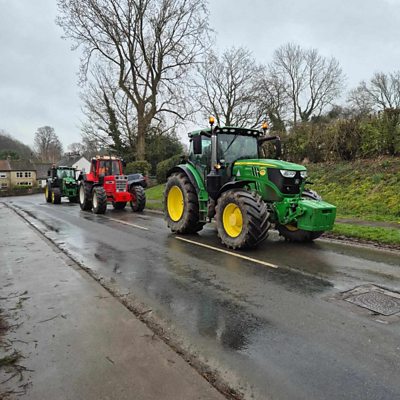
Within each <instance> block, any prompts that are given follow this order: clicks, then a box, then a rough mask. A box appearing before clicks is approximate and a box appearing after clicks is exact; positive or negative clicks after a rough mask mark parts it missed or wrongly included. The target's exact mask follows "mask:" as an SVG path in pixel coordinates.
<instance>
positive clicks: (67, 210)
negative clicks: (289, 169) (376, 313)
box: [12, 196, 400, 399]
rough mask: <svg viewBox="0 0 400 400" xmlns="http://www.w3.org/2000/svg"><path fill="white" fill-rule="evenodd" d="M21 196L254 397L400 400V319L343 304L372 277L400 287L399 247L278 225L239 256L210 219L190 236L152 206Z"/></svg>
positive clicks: (82, 257) (51, 228)
mask: <svg viewBox="0 0 400 400" xmlns="http://www.w3.org/2000/svg"><path fill="white" fill-rule="evenodd" d="M12 201H13V205H14V206H17V207H20V208H21V209H23V210H25V211H26V212H28V213H29V215H30V217H31V218H34V219H35V220H36V221H39V224H40V226H41V227H42V228H41V229H43V231H45V232H46V235H48V236H49V237H51V238H52V239H53V240H54V241H55V242H56V243H58V244H59V245H60V246H61V247H62V248H64V249H65V250H66V251H68V252H69V254H71V255H72V256H73V257H74V258H75V259H76V260H77V261H79V262H81V263H83V264H85V265H86V266H88V267H90V268H91V269H93V270H95V271H96V272H97V273H98V274H99V275H101V276H103V277H105V278H107V279H112V280H113V282H115V283H116V284H117V285H118V286H119V287H120V288H121V290H125V291H126V292H129V293H131V294H132V295H134V296H135V298H136V299H140V301H142V302H143V303H144V304H146V305H148V306H149V307H150V308H151V309H152V310H153V311H154V312H155V313H156V314H157V315H158V316H159V317H160V318H162V319H163V320H165V321H167V322H168V325H169V326H170V328H171V330H173V331H174V332H175V333H176V334H177V335H179V337H181V338H182V341H183V342H184V344H185V346H186V347H187V348H190V350H191V351H192V352H194V353H197V354H198V355H199V357H201V358H202V359H203V360H207V363H208V364H209V365H211V366H212V367H214V368H216V369H218V370H219V371H220V373H221V374H222V375H224V376H225V378H226V379H227V380H229V381H230V382H232V383H233V384H234V385H235V386H236V387H238V388H240V389H241V390H243V391H244V392H245V393H246V394H248V395H249V394H250V393H251V394H253V395H254V396H255V398H269V397H271V398H278V399H321V398H324V399H337V398H349V399H350V398H351V399H368V398H371V399H372V398H374V399H375V398H379V399H394V398H400V382H399V379H398V376H399V373H400V347H399V343H400V340H399V339H400V329H399V326H400V324H399V323H392V324H387V325H383V324H380V323H378V322H376V321H375V319H374V318H373V316H368V315H365V314H362V313H358V312H357V308H356V307H355V308H354V307H353V308H349V307H346V306H344V305H343V304H342V303H341V302H340V301H337V300H334V298H335V296H336V295H337V294H338V293H339V292H342V291H345V290H350V289H352V288H354V287H356V286H359V285H364V284H367V283H373V284H376V285H380V286H383V287H386V288H388V289H392V290H399V289H400V285H399V283H400V268H399V264H400V257H399V255H398V254H395V253H386V252H380V251H377V250H373V249H365V248H355V247H350V246H346V245H341V244H333V243H329V242H326V241H321V240H319V241H316V242H315V243H314V244H309V245H295V244H289V243H285V242H284V241H282V240H280V239H279V237H278V236H277V235H276V234H275V233H274V232H271V235H270V238H269V239H268V240H267V241H266V242H265V243H264V244H263V246H261V248H259V249H257V250H253V251H249V252H241V253H239V254H240V255H243V256H245V257H246V258H238V257H236V256H235V255H231V254H229V252H225V251H224V252H220V251H218V250H215V248H217V249H222V250H225V249H224V248H223V247H221V245H220V244H219V242H218V240H217V237H216V232H215V230H214V228H213V226H212V225H209V226H208V227H207V228H206V229H204V230H203V231H202V232H201V233H200V234H199V235H189V236H185V237H184V238H185V239H188V240H190V241H191V242H194V243H191V242H186V241H182V240H178V239H177V237H176V236H174V235H172V234H171V233H170V232H169V231H168V230H167V228H166V227H165V223H164V221H163V220H162V218H161V217H160V216H157V215H154V214H151V213H149V212H147V213H144V214H142V215H139V214H132V213H131V211H130V210H126V211H119V212H116V211H114V210H112V209H109V210H108V213H107V214H106V215H105V216H98V215H94V214H91V213H87V212H82V211H80V209H79V206H77V205H70V204H68V203H63V204H61V205H60V206H53V205H49V204H46V203H45V202H44V201H43V199H42V196H40V197H39V196H31V197H29V198H28V197H24V198H13V199H12ZM143 228H145V229H143ZM197 242H198V243H201V244H203V245H205V246H198V245H196V243H197ZM254 260H256V262H254ZM257 261H260V262H257ZM270 266H277V267H278V268H271V267H270Z"/></svg>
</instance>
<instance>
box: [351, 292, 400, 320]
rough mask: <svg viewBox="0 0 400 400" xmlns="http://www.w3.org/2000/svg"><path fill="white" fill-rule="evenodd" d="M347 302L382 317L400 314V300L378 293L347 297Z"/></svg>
mask: <svg viewBox="0 0 400 400" xmlns="http://www.w3.org/2000/svg"><path fill="white" fill-rule="evenodd" d="M345 300H346V301H348V302H350V303H353V304H357V305H358V306H360V307H364V308H368V310H371V311H374V312H376V313H379V314H382V315H392V314H396V313H398V312H400V298H397V297H393V296H389V295H387V294H384V293H380V292H377V291H371V292H367V293H361V294H356V295H354V296H349V297H347V298H346V299H345Z"/></svg>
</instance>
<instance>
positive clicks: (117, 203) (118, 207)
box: [112, 201, 126, 210]
mask: <svg viewBox="0 0 400 400" xmlns="http://www.w3.org/2000/svg"><path fill="white" fill-rule="evenodd" d="M112 205H113V207H114V209H115V210H123V209H124V208H125V206H126V201H113V203H112Z"/></svg>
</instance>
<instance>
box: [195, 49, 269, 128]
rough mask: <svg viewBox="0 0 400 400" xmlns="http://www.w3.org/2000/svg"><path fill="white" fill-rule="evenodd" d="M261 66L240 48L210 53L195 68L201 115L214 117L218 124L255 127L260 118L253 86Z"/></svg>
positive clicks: (255, 84) (246, 51)
mask: <svg viewBox="0 0 400 400" xmlns="http://www.w3.org/2000/svg"><path fill="white" fill-rule="evenodd" d="M261 71H262V67H261V66H259V65H258V64H257V63H256V61H255V59H254V58H253V56H252V55H251V52H250V51H249V50H247V49H245V48H243V47H239V48H234V47H232V48H231V49H229V50H227V51H225V52H224V53H223V54H222V55H221V56H218V55H217V54H215V53H210V54H209V55H208V56H207V58H206V59H205V61H204V62H203V63H202V64H201V66H199V68H198V72H199V80H198V82H197V83H196V85H195V86H196V89H195V90H196V92H197V93H198V94H197V102H198V104H199V108H200V110H201V111H202V113H203V114H204V115H207V116H208V115H214V116H215V118H216V121H217V124H218V125H222V126H223V125H227V126H232V125H235V126H249V125H250V126H256V125H257V124H258V123H259V122H260V119H261V118H262V116H263V110H262V109H259V108H258V106H259V105H260V102H259V101H258V95H259V93H258V88H257V84H258V81H259V79H260V75H261Z"/></svg>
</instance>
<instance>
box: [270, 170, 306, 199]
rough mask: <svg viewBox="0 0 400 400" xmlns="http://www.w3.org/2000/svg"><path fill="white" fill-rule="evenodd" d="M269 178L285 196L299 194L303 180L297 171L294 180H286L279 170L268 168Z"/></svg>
mask: <svg viewBox="0 0 400 400" xmlns="http://www.w3.org/2000/svg"><path fill="white" fill-rule="evenodd" d="M268 178H269V180H270V181H271V182H272V183H274V184H275V186H276V187H277V188H278V189H279V191H280V192H281V193H283V194H299V193H300V186H301V182H302V178H301V176H300V172H299V171H297V172H296V175H295V177H294V178H285V177H284V176H282V174H281V172H280V170H279V169H275V168H268Z"/></svg>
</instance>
